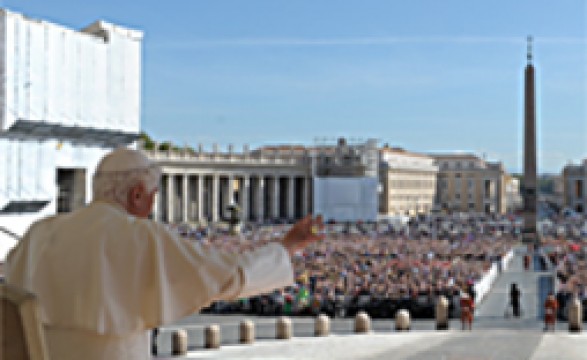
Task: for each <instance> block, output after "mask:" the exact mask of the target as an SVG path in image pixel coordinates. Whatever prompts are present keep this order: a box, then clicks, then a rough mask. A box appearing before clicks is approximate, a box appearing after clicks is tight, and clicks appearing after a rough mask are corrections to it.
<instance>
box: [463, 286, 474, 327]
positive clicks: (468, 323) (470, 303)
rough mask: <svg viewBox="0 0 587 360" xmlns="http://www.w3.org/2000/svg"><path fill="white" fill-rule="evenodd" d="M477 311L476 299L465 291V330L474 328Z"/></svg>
mask: <svg viewBox="0 0 587 360" xmlns="http://www.w3.org/2000/svg"><path fill="white" fill-rule="evenodd" d="M474 312H475V301H474V300H473V298H472V297H471V296H469V294H467V293H466V292H463V293H462V294H461V326H462V329H463V330H465V329H466V328H469V330H472V329H473V315H474Z"/></svg>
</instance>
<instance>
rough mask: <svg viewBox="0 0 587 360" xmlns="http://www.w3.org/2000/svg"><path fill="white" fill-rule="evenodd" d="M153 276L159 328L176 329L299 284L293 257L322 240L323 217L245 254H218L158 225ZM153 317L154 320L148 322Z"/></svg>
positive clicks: (153, 245) (153, 247)
mask: <svg viewBox="0 0 587 360" xmlns="http://www.w3.org/2000/svg"><path fill="white" fill-rule="evenodd" d="M152 226H153V228H152V231H153V233H154V234H156V236H152V237H151V238H150V241H151V244H150V245H151V246H149V248H150V249H151V250H150V251H154V253H153V254H151V255H149V257H150V258H151V259H152V261H153V266H152V267H151V269H150V274H149V276H150V277H151V279H152V287H151V288H150V290H151V291H152V293H151V294H150V296H148V297H147V298H148V299H150V300H148V301H154V303H153V304H152V307H153V308H155V309H157V311H156V313H158V314H157V315H156V318H159V319H156V318H151V319H150V320H151V321H147V322H148V323H151V322H153V324H152V325H159V324H155V323H163V324H165V323H170V322H173V321H177V320H179V319H181V318H182V317H184V316H186V315H189V314H191V313H195V312H197V311H199V310H200V309H201V308H202V307H205V306H207V305H208V304H210V303H211V302H213V301H216V300H231V299H237V298H242V297H248V296H252V295H257V294H262V293H266V292H269V291H271V290H273V289H276V288H280V287H284V286H288V285H292V284H293V280H294V279H293V277H294V274H293V268H292V264H291V259H290V258H291V256H293V255H294V254H295V253H296V252H297V251H298V250H301V249H303V248H304V247H306V246H307V245H309V244H310V243H313V242H315V241H318V240H321V239H322V238H323V237H324V236H323V235H322V234H321V233H320V230H321V229H322V228H323V226H324V225H323V223H322V219H321V218H320V217H317V218H312V217H311V216H307V217H305V218H304V219H302V220H300V221H298V222H297V223H296V224H294V225H293V226H292V228H291V229H290V230H289V231H288V232H287V233H286V235H285V236H284V238H283V239H282V240H281V242H273V243H270V244H268V245H265V246H262V247H260V248H258V249H255V250H253V251H250V252H246V253H243V254H238V253H230V252H225V251H221V250H218V249H216V248H214V247H212V246H202V245H200V244H194V243H192V242H189V241H187V240H184V239H181V238H179V237H178V236H176V235H175V234H172V233H170V232H169V231H168V230H167V229H165V227H163V226H161V225H159V224H155V223H152ZM147 317H149V316H147Z"/></svg>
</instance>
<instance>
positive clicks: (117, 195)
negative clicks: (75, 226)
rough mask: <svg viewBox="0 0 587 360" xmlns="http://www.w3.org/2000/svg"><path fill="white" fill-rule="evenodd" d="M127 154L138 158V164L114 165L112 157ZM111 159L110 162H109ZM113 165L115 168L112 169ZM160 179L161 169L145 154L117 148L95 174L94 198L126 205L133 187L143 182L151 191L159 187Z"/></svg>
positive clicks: (122, 156)
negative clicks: (133, 165)
mask: <svg viewBox="0 0 587 360" xmlns="http://www.w3.org/2000/svg"><path fill="white" fill-rule="evenodd" d="M121 154H122V155H121ZM125 156H127V157H128V156H131V157H132V158H136V159H138V160H139V161H138V163H137V164H136V165H138V166H137V167H132V165H131V166H130V167H126V168H123V169H120V168H118V166H117V165H114V166H112V162H111V161H112V159H114V158H124V157H125ZM108 158H109V159H108ZM133 160H134V159H133ZM143 160H144V161H143ZM109 161H110V163H108V162H109ZM115 161H116V160H115ZM112 167H113V169H111V168H112ZM160 179H161V170H160V169H159V167H158V166H157V165H155V164H152V163H149V162H148V160H147V159H146V158H144V155H142V154H139V153H138V152H136V150H128V149H122V150H115V151H114V152H113V153H111V154H110V155H109V156H106V157H105V158H104V159H103V160H102V162H101V164H100V165H99V166H98V169H97V170H96V173H95V174H94V177H93V181H92V190H93V191H92V192H93V198H94V200H105V201H113V202H116V203H118V204H120V205H122V206H125V207H126V206H127V205H128V193H129V191H130V190H131V189H132V188H133V187H135V186H137V185H139V184H143V186H144V187H145V189H146V190H147V192H151V191H153V190H155V188H157V186H158V185H159V181H160Z"/></svg>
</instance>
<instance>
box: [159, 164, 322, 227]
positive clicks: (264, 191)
mask: <svg viewBox="0 0 587 360" xmlns="http://www.w3.org/2000/svg"><path fill="white" fill-rule="evenodd" d="M311 186H312V182H311V178H310V177H309V176H305V175H300V174H283V175H281V174H255V173H238V172H228V173H224V172H223V173H220V172H201V173H189V172H183V173H182V172H179V171H178V172H170V171H164V175H163V178H162V180H161V185H160V189H159V192H158V194H157V198H156V200H155V206H154V211H153V218H154V219H155V220H159V221H163V222H166V223H188V222H217V221H223V220H226V219H227V218H228V216H229V212H228V207H229V205H237V206H238V207H239V208H240V210H241V219H242V220H243V221H255V222H262V221H267V220H270V221H275V220H294V219H299V218H302V217H303V216H305V215H307V214H309V213H310V212H311V209H310V206H311V204H310V202H311Z"/></svg>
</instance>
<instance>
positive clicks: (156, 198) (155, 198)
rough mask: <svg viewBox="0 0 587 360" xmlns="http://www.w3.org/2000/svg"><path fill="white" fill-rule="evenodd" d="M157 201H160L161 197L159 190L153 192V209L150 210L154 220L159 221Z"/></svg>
mask: <svg viewBox="0 0 587 360" xmlns="http://www.w3.org/2000/svg"><path fill="white" fill-rule="evenodd" d="M159 201H161V197H160V195H159V191H157V192H155V196H154V198H153V211H152V212H151V214H152V215H153V220H154V221H159V216H160V215H159Z"/></svg>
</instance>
